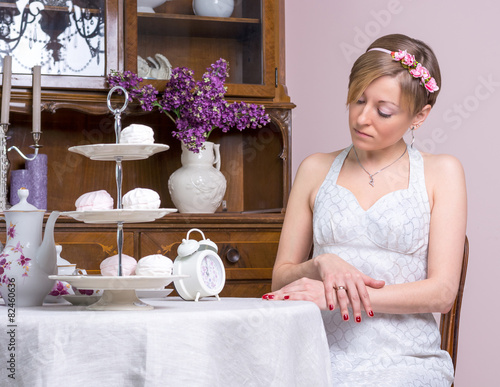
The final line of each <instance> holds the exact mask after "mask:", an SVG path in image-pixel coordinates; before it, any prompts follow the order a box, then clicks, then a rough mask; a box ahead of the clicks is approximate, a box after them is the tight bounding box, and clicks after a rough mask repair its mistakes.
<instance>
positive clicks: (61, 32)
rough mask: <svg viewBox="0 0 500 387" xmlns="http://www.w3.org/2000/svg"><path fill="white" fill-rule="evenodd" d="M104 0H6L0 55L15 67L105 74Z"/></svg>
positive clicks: (1, 10)
mask: <svg viewBox="0 0 500 387" xmlns="http://www.w3.org/2000/svg"><path fill="white" fill-rule="evenodd" d="M104 13H105V0H72V1H70V0H2V1H1V2H0V55H1V57H2V58H3V57H5V55H10V56H12V57H13V64H12V68H13V72H14V73H20V74H28V73H30V72H31V69H32V68H33V66H35V65H40V66H42V72H43V73H44V74H54V75H84V76H103V75H105V74H104V72H105V68H104V47H105V36H104V23H105V14H104Z"/></svg>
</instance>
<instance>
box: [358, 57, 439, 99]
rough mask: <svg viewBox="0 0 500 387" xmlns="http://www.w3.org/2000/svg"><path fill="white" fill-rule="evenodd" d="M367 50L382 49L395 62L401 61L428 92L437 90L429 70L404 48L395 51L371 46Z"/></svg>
mask: <svg viewBox="0 0 500 387" xmlns="http://www.w3.org/2000/svg"><path fill="white" fill-rule="evenodd" d="M368 51H382V52H385V53H386V54H391V56H392V59H393V60H395V61H397V62H401V65H402V66H403V67H404V68H405V69H407V70H408V72H409V73H410V74H411V76H412V77H413V78H417V79H418V78H419V79H420V82H421V83H422V85H423V86H424V87H425V89H426V90H427V91H428V92H429V93H434V92H435V91H438V90H439V87H438V85H437V83H436V80H435V79H434V78H432V77H431V74H430V73H429V70H427V69H426V68H425V67H424V66H422V65H421V64H420V63H418V62H417V61H416V60H415V56H414V55H411V54H408V53H407V52H406V50H404V51H401V50H399V51H398V52H396V51H389V50H386V49H385V48H371V49H370V50H368Z"/></svg>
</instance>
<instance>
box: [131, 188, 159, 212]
mask: <svg viewBox="0 0 500 387" xmlns="http://www.w3.org/2000/svg"><path fill="white" fill-rule="evenodd" d="M160 203H161V201H160V195H158V193H157V192H156V191H153V190H152V189H149V188H135V189H133V190H132V191H129V192H127V193H126V194H125V195H123V200H122V206H123V209H127V210H156V209H158V208H160Z"/></svg>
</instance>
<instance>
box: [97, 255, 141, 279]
mask: <svg viewBox="0 0 500 387" xmlns="http://www.w3.org/2000/svg"><path fill="white" fill-rule="evenodd" d="M136 266H137V261H136V260H135V258H133V257H131V256H130V255H126V254H122V275H133V274H135V268H136ZM100 269H101V274H102V275H104V276H108V275H111V276H117V275H118V254H117V255H113V256H111V257H108V258H106V259H105V260H103V261H102V262H101V265H100Z"/></svg>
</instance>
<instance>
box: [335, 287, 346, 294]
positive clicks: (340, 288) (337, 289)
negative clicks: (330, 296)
mask: <svg viewBox="0 0 500 387" xmlns="http://www.w3.org/2000/svg"><path fill="white" fill-rule="evenodd" d="M335 290H336V291H337V292H338V291H339V290H345V291H346V293H347V289H346V288H345V286H337V287H336V288H335Z"/></svg>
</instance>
